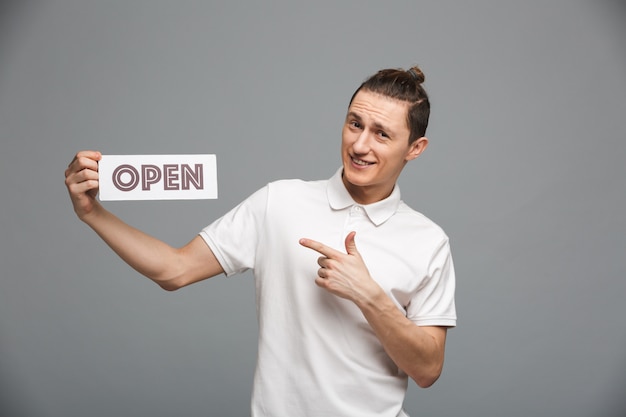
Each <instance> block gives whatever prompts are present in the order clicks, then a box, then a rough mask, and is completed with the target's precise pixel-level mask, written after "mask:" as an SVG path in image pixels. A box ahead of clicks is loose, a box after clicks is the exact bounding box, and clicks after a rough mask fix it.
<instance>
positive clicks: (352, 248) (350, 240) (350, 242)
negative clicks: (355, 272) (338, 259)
mask: <svg viewBox="0 0 626 417" xmlns="http://www.w3.org/2000/svg"><path fill="white" fill-rule="evenodd" d="M355 236H356V232H354V231H353V232H350V233H348V236H346V241H345V245H346V252H347V253H348V254H350V255H356V254H358V253H359V251H358V250H357V249H356V242H355V241H354V237H355Z"/></svg>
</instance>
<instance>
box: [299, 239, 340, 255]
mask: <svg viewBox="0 0 626 417" xmlns="http://www.w3.org/2000/svg"><path fill="white" fill-rule="evenodd" d="M300 244H301V245H302V246H304V247H305V248H309V249H313V250H314V251H316V252H318V253H321V254H322V255H324V256H326V257H327V258H336V257H338V256H341V255H343V254H342V253H341V252H339V251H337V250H335V249H333V248H331V247H328V246H326V245H324V244H323V243H320V242H318V241H315V240H312V239H304V238H303V239H300Z"/></svg>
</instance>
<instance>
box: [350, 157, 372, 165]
mask: <svg viewBox="0 0 626 417" xmlns="http://www.w3.org/2000/svg"><path fill="white" fill-rule="evenodd" d="M350 159H351V160H352V162H354V163H355V164H356V165H359V166H362V167H366V166H368V165H374V163H373V162H367V161H364V160H362V159H358V158H355V157H354V156H351V157H350Z"/></svg>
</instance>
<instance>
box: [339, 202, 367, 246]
mask: <svg viewBox="0 0 626 417" xmlns="http://www.w3.org/2000/svg"><path fill="white" fill-rule="evenodd" d="M366 221H368V219H367V213H365V209H364V208H363V207H362V206H360V205H358V204H355V205H353V206H352V207H350V210H349V212H348V216H347V218H346V223H345V225H344V230H343V237H344V238H345V237H346V236H347V235H348V233H350V232H352V231H354V232H357V233H358V232H359V230H360V228H361V226H362V225H363V222H366Z"/></svg>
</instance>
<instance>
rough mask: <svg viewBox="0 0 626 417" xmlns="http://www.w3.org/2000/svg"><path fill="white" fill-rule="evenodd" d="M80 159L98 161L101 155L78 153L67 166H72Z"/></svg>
mask: <svg viewBox="0 0 626 417" xmlns="http://www.w3.org/2000/svg"><path fill="white" fill-rule="evenodd" d="M80 158H87V159H91V160H94V161H99V160H100V159H101V158H102V154H101V153H100V152H98V151H79V152H78V153H76V155H75V156H74V159H72V161H71V162H70V163H69V164H68V166H70V165H72V164H73V163H74V162H75V161H77V160H78V159H80Z"/></svg>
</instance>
